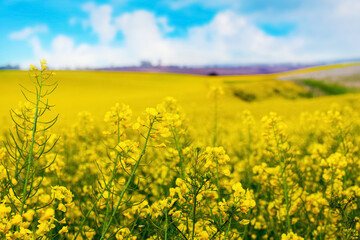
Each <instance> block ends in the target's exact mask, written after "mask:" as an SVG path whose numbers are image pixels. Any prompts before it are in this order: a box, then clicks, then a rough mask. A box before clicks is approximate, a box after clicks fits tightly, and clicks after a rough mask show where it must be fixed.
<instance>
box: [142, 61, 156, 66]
mask: <svg viewBox="0 0 360 240" xmlns="http://www.w3.org/2000/svg"><path fill="white" fill-rule="evenodd" d="M152 66H153V65H152V63H151V62H150V61H141V62H140V67H152Z"/></svg>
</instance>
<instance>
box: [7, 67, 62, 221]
mask: <svg viewBox="0 0 360 240" xmlns="http://www.w3.org/2000/svg"><path fill="white" fill-rule="evenodd" d="M40 64H41V70H38V69H37V68H36V67H35V66H33V65H31V69H30V78H31V80H32V82H33V84H34V89H33V90H30V89H27V88H25V87H23V86H22V88H23V89H22V91H21V92H22V94H23V95H24V97H25V99H26V102H25V104H24V105H23V106H20V109H13V110H11V112H10V113H11V118H12V120H13V123H14V127H13V129H12V130H11V131H10V137H9V138H8V140H7V141H6V143H5V147H6V150H7V153H8V155H9V157H10V159H11V161H9V166H7V175H8V178H9V180H10V181H9V183H10V185H9V188H10V189H12V191H13V192H14V195H15V198H16V199H18V200H19V201H20V202H19V206H16V209H17V211H18V212H19V214H20V215H21V214H23V212H24V209H25V205H26V201H27V200H28V199H29V198H31V197H32V196H33V195H34V194H35V193H36V191H37V190H38V188H39V186H40V184H41V181H40V183H38V184H36V183H35V178H36V177H42V176H43V173H44V171H45V169H47V168H49V167H50V165H51V164H52V163H53V162H54V161H55V158H56V155H55V157H54V159H53V160H52V161H50V162H49V163H45V164H43V162H44V161H43V158H44V154H46V153H48V152H50V151H51V150H52V149H53V148H54V146H55V144H56V142H57V140H58V138H56V137H54V136H53V135H51V134H48V133H47V131H48V130H49V129H50V128H51V127H52V126H53V125H54V124H55V123H56V121H57V118H58V116H56V117H54V118H52V119H51V120H48V116H46V113H47V112H48V111H50V110H51V109H52V107H53V106H52V105H50V104H49V102H48V99H47V98H48V96H49V95H50V94H51V93H52V92H53V91H54V90H55V89H56V87H57V82H56V81H54V80H53V79H52V77H53V76H54V75H55V73H54V72H49V71H47V65H46V60H41V61H40ZM15 183H17V184H15Z"/></svg>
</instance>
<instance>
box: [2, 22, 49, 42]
mask: <svg viewBox="0 0 360 240" xmlns="http://www.w3.org/2000/svg"><path fill="white" fill-rule="evenodd" d="M47 31H48V27H47V26H46V25H36V26H34V27H26V28H24V29H22V30H20V31H17V32H12V33H10V35H9V37H10V39H16V40H23V39H27V38H29V37H30V36H33V35H34V34H36V33H44V32H47Z"/></svg>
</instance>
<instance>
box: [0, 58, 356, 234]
mask: <svg viewBox="0 0 360 240" xmlns="http://www.w3.org/2000/svg"><path fill="white" fill-rule="evenodd" d="M333 67H334V66H333ZM335 67H339V66H335ZM325 68H326V67H325ZM328 68H329V66H328ZM317 70H318V69H317ZM303 71H310V70H309V69H308V70H303ZM287 74H295V73H284V74H283V75H287ZM283 75H282V76H283ZM278 77H280V75H279V74H278V75H276V76H275V75H258V76H232V77H208V76H191V75H176V74H145V73H115V72H90V71H89V72H88V71H56V72H55V73H54V72H52V71H50V70H47V64H46V61H45V60H42V61H41V69H40V70H38V69H36V68H35V67H34V66H32V67H31V70H30V71H29V72H22V71H2V72H0V86H2V89H4V90H3V94H2V95H1V96H0V98H1V101H0V102H1V105H0V116H1V118H0V122H1V131H2V134H1V135H0V140H1V142H2V143H1V145H0V163H1V164H0V173H1V174H0V192H1V195H0V199H1V202H0V237H1V239H118V240H119V239H133V240H134V239H168V240H170V239H189V240H190V239H198V240H210V239H234V240H235V239H248V240H250V239H282V240H285V239H294V240H295V239H321V240H325V239H359V233H360V219H359V216H360V210H359V207H360V177H359V174H358V173H359V171H360V159H359V156H360V154H359V144H360V132H359V131H360V118H359V115H360V110H359V106H360V104H359V103H360V98H359V95H358V94H346V95H338V96H326V97H318V98H306V97H304V94H305V93H306V89H305V88H303V87H302V86H299V85H296V84H295V83H292V82H286V81H280V80H277V78H278ZM29 78H30V80H31V81H30V80H29ZM18 83H20V84H21V86H19V85H18ZM57 86H58V87H57ZM264 86H265V87H264ZM20 89H21V90H22V92H23V95H22V94H21V91H20ZM269 89H271V91H269ZM274 89H275V90H276V91H275V90H274ZM239 93H241V94H242V95H241V97H243V96H244V94H252V95H251V96H254V97H255V98H256V101H251V102H247V101H243V100H242V99H241V98H239ZM246 96H249V95H246ZM19 101H21V103H18V102H19ZM53 104H54V105H55V106H54V105H53ZM10 109H12V110H11V111H10V113H9V110H10Z"/></svg>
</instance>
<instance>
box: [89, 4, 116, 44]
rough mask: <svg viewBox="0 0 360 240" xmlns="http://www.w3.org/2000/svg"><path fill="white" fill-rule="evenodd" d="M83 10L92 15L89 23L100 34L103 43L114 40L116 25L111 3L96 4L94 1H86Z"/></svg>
mask: <svg viewBox="0 0 360 240" xmlns="http://www.w3.org/2000/svg"><path fill="white" fill-rule="evenodd" d="M83 10H84V11H86V12H88V13H89V15H90V19H89V25H90V26H91V27H92V29H93V31H94V32H95V33H96V34H97V35H98V36H99V39H100V41H101V42H102V43H108V42H111V41H112V40H114V38H115V35H116V27H115V26H114V24H113V23H112V16H111V14H112V8H111V6H110V5H102V6H96V5H95V4H94V3H86V4H84V5H83Z"/></svg>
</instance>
